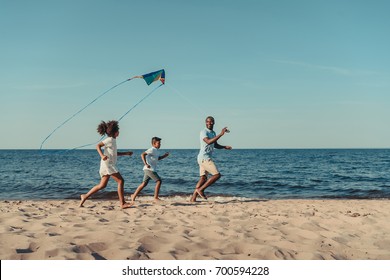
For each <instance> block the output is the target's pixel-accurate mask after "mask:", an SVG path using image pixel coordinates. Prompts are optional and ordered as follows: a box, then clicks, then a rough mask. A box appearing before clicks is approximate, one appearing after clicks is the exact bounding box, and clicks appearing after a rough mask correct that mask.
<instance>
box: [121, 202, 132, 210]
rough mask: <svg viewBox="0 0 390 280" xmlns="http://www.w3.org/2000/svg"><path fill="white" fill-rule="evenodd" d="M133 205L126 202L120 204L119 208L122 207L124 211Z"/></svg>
mask: <svg viewBox="0 0 390 280" xmlns="http://www.w3.org/2000/svg"><path fill="white" fill-rule="evenodd" d="M133 204H134V203H133V202H131V203H127V202H126V203H124V204H122V205H121V207H122V209H126V208H130V207H131V206H133Z"/></svg>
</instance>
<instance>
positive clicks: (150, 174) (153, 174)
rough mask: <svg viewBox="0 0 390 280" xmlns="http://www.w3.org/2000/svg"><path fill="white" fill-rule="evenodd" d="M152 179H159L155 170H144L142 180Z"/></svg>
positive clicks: (147, 181)
mask: <svg viewBox="0 0 390 280" xmlns="http://www.w3.org/2000/svg"><path fill="white" fill-rule="evenodd" d="M150 179H152V180H154V181H155V182H157V181H161V178H160V176H158V174H157V172H155V171H151V170H144V180H143V182H145V183H149V180H150Z"/></svg>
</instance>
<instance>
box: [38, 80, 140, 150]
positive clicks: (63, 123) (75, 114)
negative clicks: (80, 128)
mask: <svg viewBox="0 0 390 280" xmlns="http://www.w3.org/2000/svg"><path fill="white" fill-rule="evenodd" d="M131 79H133V78H131ZM131 79H128V80H125V81H123V82H120V83H119V84H116V85H115V86H113V87H111V88H109V89H108V90H106V91H105V92H103V93H102V94H100V95H99V96H98V97H96V98H95V99H94V100H92V101H91V102H89V103H88V104H87V105H86V106H84V107H83V108H81V109H80V110H78V111H77V112H76V113H74V114H73V115H72V116H70V117H69V118H67V119H66V120H65V121H64V122H62V123H61V124H60V125H59V126H57V127H56V128H55V129H54V130H53V131H52V132H51V133H50V134H49V135H48V136H47V137H46V138H45V139H44V140H43V141H42V143H41V147H40V148H39V150H42V147H43V144H44V143H45V142H46V141H47V140H48V139H49V138H50V137H51V136H52V135H53V134H54V133H55V132H56V131H57V130H58V129H60V128H61V127H62V126H63V125H65V124H66V123H67V122H69V121H70V120H71V119H73V118H74V117H75V116H77V115H78V114H80V113H81V112H82V111H84V110H85V109H86V108H87V107H89V106H90V105H92V104H93V103H94V102H95V101H96V100H98V99H99V98H100V97H102V96H103V95H105V94H106V93H108V92H110V91H111V90H113V89H114V88H116V87H118V86H120V85H121V84H124V83H126V82H127V81H130V80H131Z"/></svg>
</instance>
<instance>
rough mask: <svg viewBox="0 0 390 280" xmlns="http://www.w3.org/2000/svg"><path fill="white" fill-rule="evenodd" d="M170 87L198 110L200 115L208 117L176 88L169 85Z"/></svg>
mask: <svg viewBox="0 0 390 280" xmlns="http://www.w3.org/2000/svg"><path fill="white" fill-rule="evenodd" d="M168 87H169V88H170V89H172V90H173V92H175V93H176V94H177V95H179V96H180V97H181V98H182V99H184V100H185V101H186V102H187V103H188V104H190V105H191V106H192V107H193V108H194V109H196V110H197V111H198V112H199V114H200V115H202V116H206V115H207V113H206V112H205V111H204V110H202V109H201V108H200V107H199V106H197V105H195V104H194V102H192V101H191V100H190V99H188V98H187V97H185V96H184V95H183V94H182V93H180V91H179V90H177V89H175V88H173V87H172V86H169V85H168Z"/></svg>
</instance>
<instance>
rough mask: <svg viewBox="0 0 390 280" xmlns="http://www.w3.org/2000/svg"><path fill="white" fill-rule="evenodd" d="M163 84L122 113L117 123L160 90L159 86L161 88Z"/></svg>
mask: <svg viewBox="0 0 390 280" xmlns="http://www.w3.org/2000/svg"><path fill="white" fill-rule="evenodd" d="M163 85H164V84H160V85H159V86H158V87H156V88H154V89H153V90H152V91H151V92H149V93H148V94H147V95H146V96H145V97H143V98H142V99H141V100H140V101H138V102H137V103H136V104H135V105H134V106H133V107H131V108H130V109H129V110H127V112H126V113H124V114H123V115H122V116H121V117H120V118H119V119H118V121H120V120H122V119H123V118H124V117H125V116H126V115H127V114H128V113H130V112H131V111H132V110H133V109H134V108H135V107H137V106H138V105H139V104H141V103H142V102H143V101H144V100H145V99H146V98H148V97H149V96H151V95H152V94H153V93H154V92H155V91H156V90H157V89H158V88H160V87H161V86H163Z"/></svg>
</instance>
